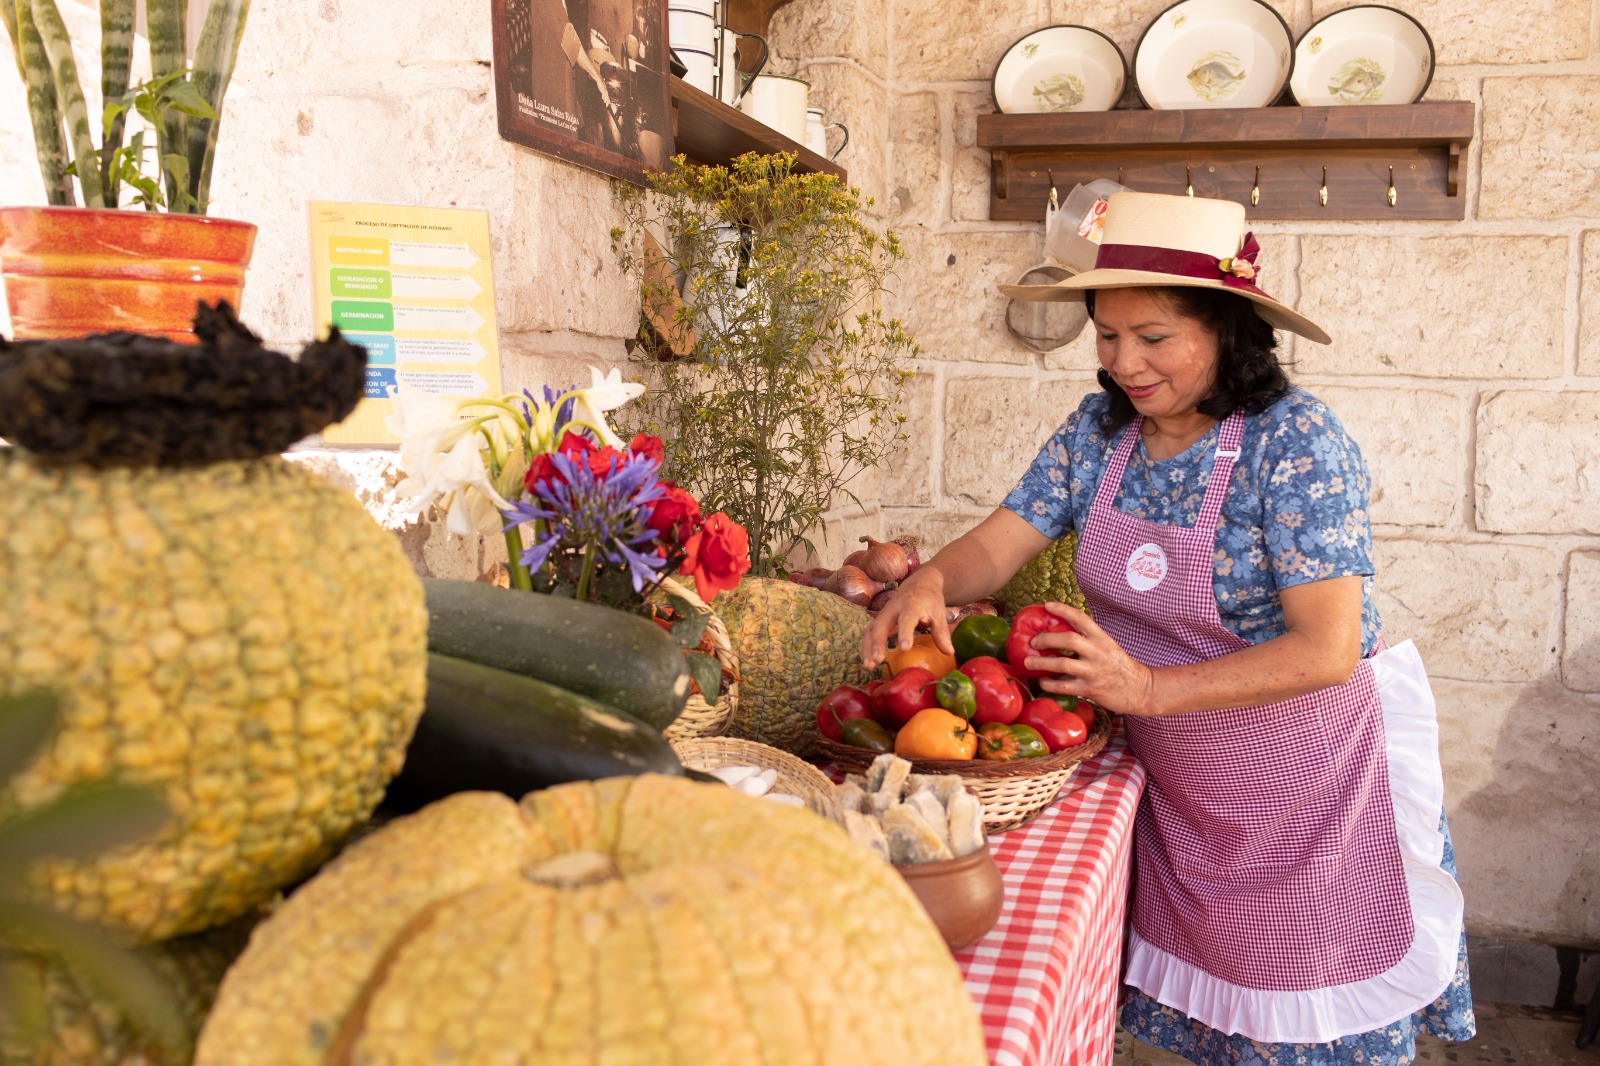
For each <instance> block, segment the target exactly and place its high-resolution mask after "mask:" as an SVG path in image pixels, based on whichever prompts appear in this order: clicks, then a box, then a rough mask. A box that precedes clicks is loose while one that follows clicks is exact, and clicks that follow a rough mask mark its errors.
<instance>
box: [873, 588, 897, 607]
mask: <svg viewBox="0 0 1600 1066" xmlns="http://www.w3.org/2000/svg"><path fill="white" fill-rule="evenodd" d="M893 595H894V589H884V590H883V591H882V592H880V593H878V594H877V595H876V596H874V597H872V602H871V603H869V604H867V610H869V611H881V610H883V605H884V604H886V603H888V602H889V597H890V596H893Z"/></svg>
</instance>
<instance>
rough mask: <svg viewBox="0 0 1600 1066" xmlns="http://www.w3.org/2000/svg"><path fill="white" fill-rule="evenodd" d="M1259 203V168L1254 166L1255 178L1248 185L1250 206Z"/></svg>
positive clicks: (1255, 205)
mask: <svg viewBox="0 0 1600 1066" xmlns="http://www.w3.org/2000/svg"><path fill="white" fill-rule="evenodd" d="M1260 204H1261V168H1260V167H1256V180H1255V181H1254V182H1253V183H1252V184H1251V186H1250V206H1251V207H1258V206H1260Z"/></svg>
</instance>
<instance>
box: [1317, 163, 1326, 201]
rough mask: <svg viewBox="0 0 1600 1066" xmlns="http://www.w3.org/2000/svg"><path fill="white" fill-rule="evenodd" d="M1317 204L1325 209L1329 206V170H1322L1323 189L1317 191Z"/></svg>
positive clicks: (1324, 168)
mask: <svg viewBox="0 0 1600 1066" xmlns="http://www.w3.org/2000/svg"><path fill="white" fill-rule="evenodd" d="M1317 202H1318V203H1319V204H1321V205H1322V206H1323V207H1327V206H1328V168H1327V167H1323V168H1322V187H1321V188H1319V189H1318V190H1317Z"/></svg>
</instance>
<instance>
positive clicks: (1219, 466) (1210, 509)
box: [1194, 411, 1244, 533]
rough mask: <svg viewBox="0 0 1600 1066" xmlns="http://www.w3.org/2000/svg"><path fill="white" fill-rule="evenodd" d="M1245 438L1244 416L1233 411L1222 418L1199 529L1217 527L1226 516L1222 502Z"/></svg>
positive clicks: (1197, 527) (1195, 523) (1199, 519)
mask: <svg viewBox="0 0 1600 1066" xmlns="http://www.w3.org/2000/svg"><path fill="white" fill-rule="evenodd" d="M1242 440H1244V415H1243V414H1241V413H1240V412H1238V411H1235V412H1233V414H1231V415H1229V416H1228V417H1227V418H1225V419H1223V420H1222V428H1221V429H1220V430H1219V431H1218V432H1217V454H1216V457H1215V458H1213V459H1212V460H1211V477H1210V479H1209V480H1207V482H1206V498H1205V502H1204V503H1202V504H1201V505H1200V515H1199V517H1198V518H1196V519H1195V521H1194V528H1195V529H1205V530H1211V531H1212V532H1213V533H1214V532H1215V531H1216V528H1217V521H1218V520H1219V519H1220V518H1221V517H1222V501H1223V500H1224V499H1226V498H1227V495H1228V485H1229V484H1230V483H1231V482H1232V481H1233V464H1234V463H1235V462H1237V461H1238V459H1239V443H1240V442H1241V441H1242Z"/></svg>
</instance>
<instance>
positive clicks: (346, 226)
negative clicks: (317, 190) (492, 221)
mask: <svg viewBox="0 0 1600 1066" xmlns="http://www.w3.org/2000/svg"><path fill="white" fill-rule="evenodd" d="M310 210H311V276H312V285H313V287H314V289H315V293H316V314H317V331H318V333H319V334H320V333H323V332H325V331H326V330H327V328H328V327H329V326H330V325H333V326H338V327H339V329H340V331H341V332H342V333H343V334H344V335H345V337H346V338H347V339H349V340H352V341H355V342H356V343H358V344H361V345H362V346H364V347H365V348H366V349H367V391H366V396H365V398H364V399H362V401H361V402H360V404H358V405H357V406H356V409H355V411H354V412H353V413H352V414H351V415H350V417H349V418H347V419H345V420H344V421H343V422H340V423H339V424H338V425H336V426H330V427H328V428H327V429H326V430H324V431H323V434H322V439H323V440H324V441H326V442H327V443H329V444H397V443H399V441H398V439H397V438H396V437H395V436H394V434H392V433H390V432H389V431H388V429H387V428H386V427H385V422H386V421H387V419H388V417H389V414H390V413H391V412H392V411H393V410H394V400H393V399H392V398H391V394H392V392H393V389H394V388H395V386H396V385H398V384H400V383H402V382H404V383H405V384H406V385H408V386H410V387H413V388H417V389H420V390H422V391H424V392H431V393H437V394H443V395H447V396H498V395H500V392H501V387H500V345H499V340H498V337H499V331H498V330H497V329H496V326H495V317H494V276H493V271H492V269H491V265H490V262H489V216H488V214H487V213H486V212H483V211H461V210H456V209H453V208H431V207H389V206H384V205H381V204H343V203H331V202H328V201H320V200H319V201H313V202H312V203H311V208H310Z"/></svg>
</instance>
